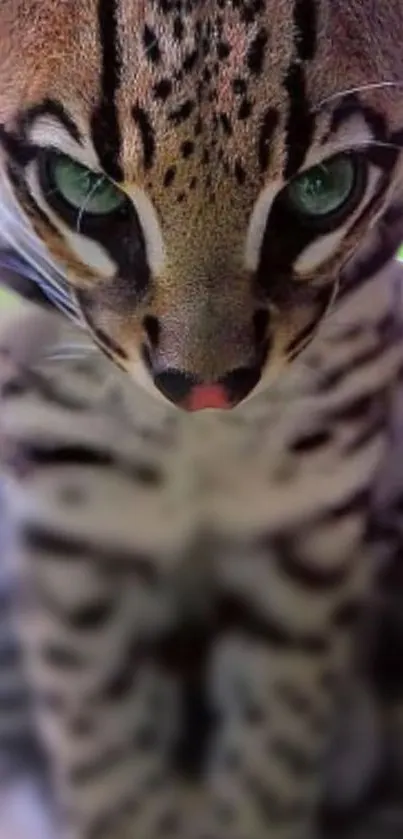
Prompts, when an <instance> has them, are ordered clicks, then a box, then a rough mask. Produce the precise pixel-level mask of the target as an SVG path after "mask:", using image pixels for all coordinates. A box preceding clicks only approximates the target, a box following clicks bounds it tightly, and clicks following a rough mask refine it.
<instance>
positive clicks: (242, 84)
mask: <svg viewBox="0 0 403 839" xmlns="http://www.w3.org/2000/svg"><path fill="white" fill-rule="evenodd" d="M247 87H248V86H247V83H246V81H245V79H240V78H237V79H234V80H233V82H232V89H233V91H234V93H236V94H237V95H240V96H242V95H245V93H246V91H247Z"/></svg>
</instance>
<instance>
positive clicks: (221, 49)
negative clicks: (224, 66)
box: [217, 41, 231, 61]
mask: <svg viewBox="0 0 403 839" xmlns="http://www.w3.org/2000/svg"><path fill="white" fill-rule="evenodd" d="M230 52H231V47H230V45H229V44H227V42H226V41H219V43H218V45H217V55H218V58H219V59H220V61H225V59H226V58H228V56H229V54H230Z"/></svg>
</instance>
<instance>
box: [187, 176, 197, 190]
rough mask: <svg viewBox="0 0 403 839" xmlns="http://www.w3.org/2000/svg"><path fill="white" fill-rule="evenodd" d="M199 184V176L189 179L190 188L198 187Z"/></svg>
mask: <svg viewBox="0 0 403 839" xmlns="http://www.w3.org/2000/svg"><path fill="white" fill-rule="evenodd" d="M196 186H197V178H192V179H191V180H190V181H189V189H196Z"/></svg>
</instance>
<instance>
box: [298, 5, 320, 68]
mask: <svg viewBox="0 0 403 839" xmlns="http://www.w3.org/2000/svg"><path fill="white" fill-rule="evenodd" d="M294 23H295V28H296V30H297V37H296V45H297V53H298V58H299V59H300V60H301V61H312V59H313V58H314V57H315V53H316V41H317V28H318V22H317V5H316V0H295V3H294Z"/></svg>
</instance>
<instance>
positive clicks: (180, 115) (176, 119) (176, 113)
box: [169, 99, 195, 125]
mask: <svg viewBox="0 0 403 839" xmlns="http://www.w3.org/2000/svg"><path fill="white" fill-rule="evenodd" d="M194 108H195V103H194V101H193V100H192V99H186V101H185V102H183V104H182V105H180V106H179V108H175V109H174V110H173V111H171V113H170V114H169V119H170V120H171V122H173V123H174V124H175V125H180V124H181V123H182V122H185V121H186V120H187V119H189V117H190V116H191V114H192V113H193V111H194Z"/></svg>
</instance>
